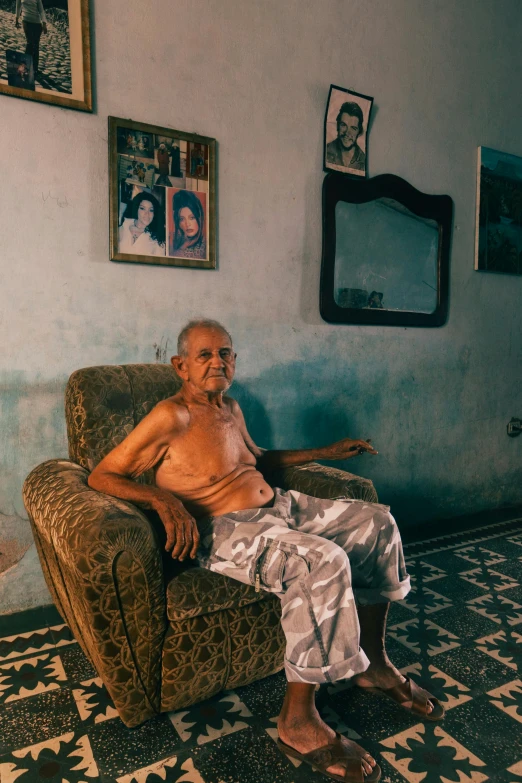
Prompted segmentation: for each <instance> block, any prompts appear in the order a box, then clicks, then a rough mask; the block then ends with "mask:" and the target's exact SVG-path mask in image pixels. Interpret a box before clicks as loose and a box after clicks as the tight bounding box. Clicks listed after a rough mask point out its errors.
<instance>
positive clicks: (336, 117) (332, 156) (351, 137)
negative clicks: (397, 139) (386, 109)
mask: <svg viewBox="0 0 522 783" xmlns="http://www.w3.org/2000/svg"><path fill="white" fill-rule="evenodd" d="M372 105H373V98H370V96H369V95H361V94H360V93H358V92H353V91H352V90H346V89H345V88H344V87H337V86H336V85H335V84H332V85H330V92H329V94H328V103H327V105H326V114H325V118H324V162H323V168H324V170H325V171H340V172H341V173H342V174H353V175H354V176H356V177H365V176H366V175H367V172H368V125H369V122H370V113H371V110H372Z"/></svg>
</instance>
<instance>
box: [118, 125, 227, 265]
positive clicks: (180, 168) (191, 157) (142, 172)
mask: <svg viewBox="0 0 522 783" xmlns="http://www.w3.org/2000/svg"><path fill="white" fill-rule="evenodd" d="M215 177H216V140H215V139H211V138H208V137H207V136H198V135H195V134H193V133H185V132H184V131H178V130H172V129H171V128H161V127H158V126H157V125H146V124H144V123H142V122H132V121H131V120H124V119H118V118H117V117H109V188H110V194H109V206H110V256H111V261H124V262H129V263H138V264H159V265H161V266H183V267H192V268H195V269H215V268H216V203H215V202H216V184H215Z"/></svg>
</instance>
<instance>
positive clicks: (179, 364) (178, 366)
mask: <svg viewBox="0 0 522 783" xmlns="http://www.w3.org/2000/svg"><path fill="white" fill-rule="evenodd" d="M170 363H171V364H172V366H173V367H174V369H175V370H176V372H177V374H178V375H179V377H180V378H181V380H183V381H187V380H188V372H187V369H186V367H185V360H184V359H183V356H172V357H171V359H170Z"/></svg>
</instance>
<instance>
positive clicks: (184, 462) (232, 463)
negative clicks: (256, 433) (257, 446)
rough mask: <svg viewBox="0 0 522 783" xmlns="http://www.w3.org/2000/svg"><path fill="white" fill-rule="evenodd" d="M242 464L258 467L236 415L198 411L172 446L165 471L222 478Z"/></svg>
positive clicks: (167, 454) (169, 449) (165, 464)
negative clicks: (246, 463) (208, 474)
mask: <svg viewBox="0 0 522 783" xmlns="http://www.w3.org/2000/svg"><path fill="white" fill-rule="evenodd" d="M240 462H248V463H252V464H255V457H254V456H253V454H252V453H251V452H250V450H249V449H248V447H247V445H246V444H245V441H244V438H243V435H242V433H241V431H240V429H239V426H238V423H237V421H236V419H235V418H234V416H233V415H232V414H231V413H229V412H228V411H218V412H214V411H210V412H207V411H205V410H204V411H198V412H197V413H195V414H192V415H191V416H190V420H189V423H188V425H187V427H186V428H185V430H184V431H183V432H182V433H179V434H178V435H177V436H176V438H175V439H173V441H172V442H171V443H170V444H169V448H168V451H167V453H166V455H165V459H164V460H163V468H164V469H167V470H176V471H180V472H181V473H185V472H187V473H189V474H191V475H196V474H207V473H210V474H212V475H219V476H221V475H223V474H225V475H226V474H227V473H229V472H230V471H231V470H233V469H234V468H235V467H236V466H237V465H238V464H239V463H240Z"/></svg>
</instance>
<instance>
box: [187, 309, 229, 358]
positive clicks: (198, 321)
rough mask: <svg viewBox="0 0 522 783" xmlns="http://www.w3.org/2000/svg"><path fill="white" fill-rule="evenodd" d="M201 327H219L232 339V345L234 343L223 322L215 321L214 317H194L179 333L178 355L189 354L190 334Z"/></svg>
mask: <svg viewBox="0 0 522 783" xmlns="http://www.w3.org/2000/svg"><path fill="white" fill-rule="evenodd" d="M199 327H202V328H203V329H219V331H220V332H223V334H226V336H227V337H228V339H229V340H230V345H232V337H231V336H230V333H229V332H228V331H227V329H225V327H224V326H223V324H220V323H219V321H214V319H213V318H194V319H193V320H192V321H189V322H188V324H186V326H184V327H183V329H182V330H181V332H180V333H179V335H178V356H186V355H187V348H188V336H189V334H190V332H191V331H192V330H193V329H197V328H199Z"/></svg>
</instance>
